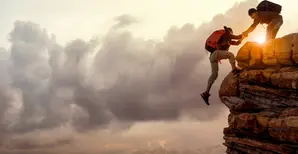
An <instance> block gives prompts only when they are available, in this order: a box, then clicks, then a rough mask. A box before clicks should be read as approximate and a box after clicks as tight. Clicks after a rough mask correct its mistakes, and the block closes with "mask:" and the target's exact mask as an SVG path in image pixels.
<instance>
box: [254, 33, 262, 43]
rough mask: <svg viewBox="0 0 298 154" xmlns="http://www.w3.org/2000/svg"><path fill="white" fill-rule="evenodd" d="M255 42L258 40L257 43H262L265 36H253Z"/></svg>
mask: <svg viewBox="0 0 298 154" xmlns="http://www.w3.org/2000/svg"><path fill="white" fill-rule="evenodd" d="M254 40H255V41H256V42H258V43H260V44H262V43H264V42H265V37H264V36H262V35H260V36H257V37H255V39H254Z"/></svg>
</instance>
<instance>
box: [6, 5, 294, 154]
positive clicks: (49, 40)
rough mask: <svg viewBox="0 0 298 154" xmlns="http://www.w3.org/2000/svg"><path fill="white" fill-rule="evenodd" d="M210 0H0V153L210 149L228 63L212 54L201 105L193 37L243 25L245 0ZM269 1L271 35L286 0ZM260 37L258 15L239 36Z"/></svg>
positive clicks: (199, 49)
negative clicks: (273, 5) (214, 64)
mask: <svg viewBox="0 0 298 154" xmlns="http://www.w3.org/2000/svg"><path fill="white" fill-rule="evenodd" d="M272 1H274V0H272ZM222 2H223V1H221V0H209V1H201V0H196V1H195V0H184V1H178V0H176V1H174V0H171V1H170V0H164V1H163V2H161V1H158V0H150V1H138V0H127V1H125V2H124V1H120V0H113V1H111V0H109V1H108V0H84V1H83V0H71V1H70V0H59V1H58V0H44V1H38V0H26V2H25V1H21V0H18V1H17V0H9V1H3V0H2V1H0V11H1V13H0V18H1V19H2V22H1V29H0V47H3V48H1V50H0V63H1V64H0V100H2V101H1V103H0V110H1V112H0V122H1V123H0V135H1V139H0V153H4V154H6V153H8V154H15V153H18V154H27V153H30V154H34V153H49V154H53V153H64V154H68V153H69V154H70V153H71V154H72V153H84V154H93V153H101V154H118V153H122V154H132V153H134V152H136V151H137V150H143V151H144V150H154V149H156V148H166V149H167V150H176V151H177V150H186V151H187V150H190V151H192V152H193V153H194V154H197V153H199V152H200V151H201V152H202V153H211V154H213V153H214V154H215V153H222V152H223V151H224V147H223V146H222V142H223V140H222V136H223V134H222V131H223V128H224V127H226V126H227V116H228V110H227V108H226V107H225V106H224V105H223V104H222V103H221V102H220V101H219V98H218V88H219V86H220V83H221V81H222V79H223V78H224V77H225V75H226V74H227V73H228V72H229V71H230V66H229V64H228V61H223V64H221V65H220V71H219V74H220V75H219V78H218V80H217V81H216V82H215V84H214V86H213V87H212V90H211V98H210V102H211V106H206V105H205V104H204V103H203V101H202V100H201V98H200V97H199V94H200V93H202V92H203V91H204V90H205V88H206V83H207V80H208V77H209V75H210V74H209V73H210V71H211V70H210V63H209V61H208V56H209V55H208V53H206V52H205V51H204V48H203V44H204V41H205V39H206V37H207V36H208V35H209V34H210V33H211V32H212V31H214V30H217V29H220V28H222V27H223V26H224V25H227V26H229V27H232V28H233V30H234V33H241V32H242V31H244V30H246V28H248V27H249V25H250V24H251V23H252V20H251V19H250V18H249V17H248V16H247V10H248V9H249V8H250V7H253V6H255V5H256V4H257V1H256V0H246V1H245V0H229V1H225V2H224V3H222ZM274 2H278V3H280V4H282V5H283V13H282V14H283V16H284V25H283V27H282V28H281V30H280V32H279V33H278V37H280V36H283V35H285V34H288V33H292V32H296V30H297V24H298V23H297V21H296V20H295V16H294V14H297V13H298V10H297V9H295V8H294V5H293V4H295V3H297V2H296V1H294V0H287V1H281V0H275V1H274ZM260 37H261V38H262V37H265V31H264V28H263V27H262V26H259V27H258V28H257V29H256V31H255V32H253V33H252V34H251V35H250V37H248V38H247V39H246V40H245V41H252V40H254V41H255V40H257V39H259V38H260ZM244 43H245V42H243V43H242V44H241V45H243V44H244ZM239 47H240V46H238V47H231V52H233V53H234V54H236V53H237V50H238V49H239ZM157 150H161V149H157ZM190 151H188V153H190Z"/></svg>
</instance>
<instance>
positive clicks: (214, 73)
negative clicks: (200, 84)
mask: <svg viewBox="0 0 298 154" xmlns="http://www.w3.org/2000/svg"><path fill="white" fill-rule="evenodd" d="M217 56H218V55H217V51H214V52H213V53H212V54H211V55H210V58H209V59H210V64H211V75H210V77H209V80H208V84H207V89H206V92H208V93H209V92H210V89H211V87H212V85H213V83H214V82H215V80H216V79H217V77H218V58H217Z"/></svg>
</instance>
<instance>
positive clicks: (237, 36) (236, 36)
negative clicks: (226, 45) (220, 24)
mask: <svg viewBox="0 0 298 154" xmlns="http://www.w3.org/2000/svg"><path fill="white" fill-rule="evenodd" d="M231 39H236V40H242V35H231Z"/></svg>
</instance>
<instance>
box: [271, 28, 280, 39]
mask: <svg viewBox="0 0 298 154" xmlns="http://www.w3.org/2000/svg"><path fill="white" fill-rule="evenodd" d="M278 30H279V28H277V29H275V30H273V31H272V39H275V38H276V35H277V33H278Z"/></svg>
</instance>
